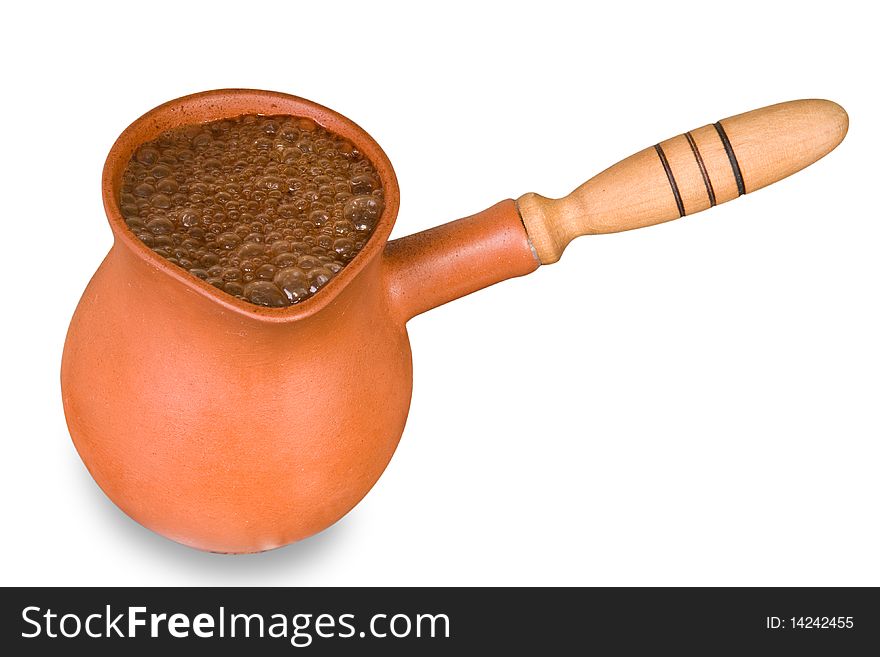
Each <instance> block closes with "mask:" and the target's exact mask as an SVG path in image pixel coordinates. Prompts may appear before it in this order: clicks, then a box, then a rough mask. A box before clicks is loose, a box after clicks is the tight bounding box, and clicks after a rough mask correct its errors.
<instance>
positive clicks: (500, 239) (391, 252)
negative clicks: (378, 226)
mask: <svg viewBox="0 0 880 657" xmlns="http://www.w3.org/2000/svg"><path fill="white" fill-rule="evenodd" d="M384 259H385V276H386V278H385V280H386V288H387V290H388V295H389V298H390V302H391V306H392V308H393V309H394V311H395V312H396V314H397V315H398V317H400V318H401V319H402V320H403V321H407V320H408V319H410V318H412V317H415V316H416V315H419V314H421V313H423V312H425V311H426V310H430V309H431V308H436V307H437V306H440V305H442V304H444V303H447V302H449V301H452V300H454V299H458V298H459V297H463V296H465V295H466V294H470V293H471V292H476V291H477V290H481V289H483V288H484V287H488V286H490V285H494V284H495V283H499V282H501V281H503V280H507V279H508V278H514V277H516V276H523V275H525V274H529V273H531V272H533V271H535V270H536V269H537V268H538V266H539V265H540V264H541V263H540V260H539V259H538V256H537V254H536V253H535V250H534V248H532V245H531V243H530V242H529V238H528V235H527V234H526V230H525V227H524V226H523V223H522V219H521V218H520V215H519V211H518V210H517V208H516V204H515V202H514V201H512V200H506V201H502V202H501V203H498V204H496V205H493V206H492V207H491V208H488V209H486V210H483V211H482V212H478V213H477V214H475V215H471V216H470V217H465V218H464V219H458V220H457V221H452V222H450V223H448V224H443V225H442V226H437V227H436V228H431V229H429V230H426V231H423V232H421V233H415V234H414V235H409V236H407V237H402V238H400V239H397V240H393V241H391V242H389V243H388V245H387V246H386V247H385V254H384Z"/></svg>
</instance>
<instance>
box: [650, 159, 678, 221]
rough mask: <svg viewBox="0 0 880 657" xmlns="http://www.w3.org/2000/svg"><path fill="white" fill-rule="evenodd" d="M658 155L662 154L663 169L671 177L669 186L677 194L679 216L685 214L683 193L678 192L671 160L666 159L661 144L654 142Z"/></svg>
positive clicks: (676, 201)
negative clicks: (670, 163)
mask: <svg viewBox="0 0 880 657" xmlns="http://www.w3.org/2000/svg"><path fill="white" fill-rule="evenodd" d="M654 149H655V150H656V151H657V155H659V156H660V163H661V164H663V170H664V171H665V172H666V177H667V178H668V179H669V186H670V187H672V195H673V196H675V204H676V205H677V206H678V216H679V217H683V216H684V203H682V201H681V194H679V193H678V185H677V184H676V183H675V177H674V176H673V175H672V169H671V168H670V167H669V160H667V159H666V153H664V152H663V149H662V148H660V144H654Z"/></svg>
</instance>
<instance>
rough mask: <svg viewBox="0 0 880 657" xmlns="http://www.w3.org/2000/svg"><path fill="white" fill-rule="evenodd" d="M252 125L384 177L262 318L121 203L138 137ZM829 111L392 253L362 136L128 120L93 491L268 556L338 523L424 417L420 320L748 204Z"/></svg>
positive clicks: (259, 94)
mask: <svg viewBox="0 0 880 657" xmlns="http://www.w3.org/2000/svg"><path fill="white" fill-rule="evenodd" d="M242 114H289V115H295V116H304V117H309V118H311V119H313V120H314V121H315V122H317V123H318V124H320V125H321V126H323V127H325V128H326V129H328V130H330V131H332V132H334V133H336V134H339V135H341V136H343V137H345V138H347V139H348V140H350V141H351V142H352V143H353V144H355V145H356V146H357V147H358V148H359V149H360V151H361V152H362V153H363V154H364V155H365V156H366V157H367V158H368V159H369V160H370V161H372V162H373V163H374V165H375V167H376V169H377V172H378V175H379V177H380V178H381V182H382V185H383V186H384V189H385V208H384V212H383V214H382V215H381V217H380V220H379V222H378V224H377V227H376V229H375V232H374V233H373V235H372V237H371V238H370V240H369V241H368V242H367V244H366V245H365V247H364V248H363V250H362V251H361V252H360V253H359V254H358V255H357V256H356V257H355V258H354V260H352V262H351V263H350V264H349V265H347V266H346V267H345V268H344V269H342V271H341V272H340V273H339V274H338V275H337V276H335V277H334V278H333V279H332V280H331V281H330V282H329V283H328V284H327V285H326V286H325V287H324V288H322V289H321V290H320V291H319V292H318V294H316V295H315V296H313V297H311V298H309V299H306V300H305V301H304V302H302V303H300V304H298V305H294V306H290V307H286V308H280V309H279V308H263V307H259V306H255V305H252V304H249V303H247V302H245V301H241V300H239V299H237V298H235V297H233V296H231V295H229V294H226V293H224V292H221V291H220V290H218V289H216V288H214V287H213V286H211V285H208V284H207V283H205V282H204V281H202V280H200V279H198V278H196V277H194V276H192V275H190V274H189V273H188V272H186V271H184V270H183V269H181V268H179V267H177V266H176V265H174V264H172V263H169V262H167V261H166V260H165V259H164V258H162V257H161V256H159V255H157V254H156V253H154V252H153V251H151V250H150V249H149V248H148V247H147V246H146V245H144V244H143V243H142V242H141V241H140V240H138V238H137V237H136V236H135V235H134V234H133V233H132V232H131V231H130V230H129V229H128V228H127V226H126V224H125V222H124V220H123V217H122V214H121V213H120V208H119V203H118V199H119V188H120V185H121V179H122V173H123V170H124V169H125V166H126V164H127V163H128V161H129V159H130V158H131V155H132V153H133V152H134V151H135V149H136V148H137V147H138V146H139V145H140V144H142V143H144V142H147V141H149V140H152V139H154V138H156V137H157V136H159V135H160V134H161V133H162V132H164V131H166V130H170V129H172V128H175V127H177V126H181V125H187V124H193V123H200V122H207V121H215V120H219V119H223V118H231V117H236V116H240V115H242ZM847 124H848V121H847V115H846V113H845V112H844V110H843V109H842V108H841V107H839V106H838V105H836V104H834V103H832V102H830V101H825V100H799V101H793V102H788V103H781V104H779V105H773V106H771V107H765V108H763V109H759V110H755V111H753V112H748V113H746V114H740V115H738V116H734V117H731V118H728V119H724V120H722V121H720V122H718V123H715V124H712V125H707V126H705V127H702V128H698V129H696V130H693V131H691V132H688V133H685V134H684V135H679V136H677V137H673V138H672V139H668V140H666V141H663V142H660V143H659V144H657V145H656V146H652V147H650V148H647V149H645V150H643V151H641V152H639V153H636V154H635V155H633V156H631V157H629V158H627V159H625V160H623V161H622V162H620V163H618V164H616V165H615V166H613V167H611V168H610V169H607V170H606V171H604V172H603V173H600V174H599V175H598V176H596V177H595V178H593V179H592V180H590V181H588V182H586V183H585V184H584V185H582V186H581V187H579V188H578V189H576V190H575V191H574V192H572V193H571V194H570V195H568V196H567V197H565V198H562V199H555V200H554V199H548V198H544V197H542V196H539V195H537V194H526V195H524V196H521V197H520V198H519V199H517V200H516V201H513V200H506V201H502V202H500V203H498V204H497V205H495V206H493V207H491V208H489V209H487V210H484V211H482V212H479V213H477V214H475V215H473V216H470V217H467V218H464V219H459V220H458V221H453V222H451V223H448V224H445V225H442V226H439V227H437V228H433V229H431V230H427V231H425V232H422V233H418V234H415V235H411V236H409V237H404V238H401V239H397V240H394V241H391V242H387V239H388V236H389V234H390V233H391V228H392V226H393V225H394V221H395V219H396V216H397V210H398V204H399V190H398V185H397V180H396V178H395V175H394V170H393V169H392V168H391V163H390V162H389V161H388V158H387V157H386V155H385V153H383V152H382V149H381V148H380V147H379V145H378V144H377V143H376V142H375V141H374V140H373V139H372V138H371V137H370V136H369V135H368V134H367V133H366V132H364V131H363V130H362V129H361V128H359V127H358V126H357V125H355V124H354V123H353V122H352V121H350V120H349V119H347V118H345V117H344V116H341V115H339V114H337V113H336V112H333V111H331V110H329V109H327V108H325V107H322V106H320V105H317V104H316V103H313V102H310V101H307V100H304V99H302V98H297V97H294V96H289V95H286V94H281V93H272V92H267V91H250V90H220V91H209V92H205V93H200V94H195V95H192V96H187V97H185V98H180V99H178V100H173V101H171V102H168V103H165V104H164V105H162V106H160V107H157V108H156V109H154V110H152V111H150V112H148V113H147V114H145V115H144V116H142V117H141V118H140V119H138V120H137V121H135V122H134V123H133V124H132V125H131V126H129V127H128V128H127V129H126V130H125V131H124V132H123V133H122V135H121V136H120V137H119V139H118V140H117V141H116V143H115V144H114V145H113V147H112V149H111V150H110V154H109V156H108V157H107V161H106V164H105V167H104V173H103V195H104V207H105V209H106V213H107V218H108V220H109V222H110V228H111V230H112V231H113V235H114V244H113V247H112V249H111V250H110V253H109V254H108V255H107V257H106V258H105V260H104V262H103V263H102V264H101V266H100V267H99V268H98V270H97V272H96V273H95V275H94V277H93V278H92V280H91V282H90V283H89V285H88V287H87V288H86V290H85V293H84V294H83V297H82V299H81V301H80V303H79V306H78V307H77V309H76V312H75V314H74V316H73V319H72V321H71V324H70V329H69V332H68V334H67V341H66V343H65V346H64V356H63V360H62V366H61V384H62V394H63V401H64V410H65V414H66V418H67V423H68V426H69V428H70V434H71V436H72V437H73V441H74V444H75V445H76V449H77V450H78V451H79V454H80V456H81V457H82V460H83V462H84V463H85V465H86V467H87V468H88V470H89V472H90V473H91V474H92V476H93V477H94V479H95V481H96V482H97V483H98V485H99V486H100V487H101V488H102V489H103V490H104V492H105V493H106V494H107V495H108V496H109V497H110V499H112V500H113V501H114V502H115V503H116V504H117V505H118V506H119V507H120V508H121V509H122V510H123V511H124V512H125V513H127V514H128V515H129V516H131V517H132V518H134V519H135V520H136V521H138V522H139V523H141V524H143V525H144V526H146V527H148V528H150V529H152V530H154V531H156V532H158V533H160V534H162V535H164V536H166V537H168V538H171V539H173V540H175V541H179V542H181V543H184V544H186V545H189V546H192V547H195V548H199V549H202V550H210V551H216V552H256V551H260V550H267V549H270V548H275V547H279V546H281V545H285V544H286V543H290V542H292V541H297V540H300V539H303V538H305V537H307V536H310V535H312V534H314V533H316V532H319V531H321V530H322V529H324V528H326V527H328V526H329V525H331V524H332V523H334V522H336V521H337V520H339V519H340V518H341V517H342V516H343V515H345V514H346V513H347V512H348V511H349V510H350V509H351V508H352V507H354V506H355V505H356V504H357V503H358V501H359V500H360V499H361V498H363V496H364V495H365V494H366V493H367V491H369V490H370V488H371V487H372V486H373V484H374V483H375V482H376V480H377V479H378V478H379V476H380V475H381V474H382V471H383V470H384V469H385V467H386V465H387V464H388V461H389V460H390V458H391V456H392V454H393V453H394V450H395V447H396V446H397V443H398V440H399V439H400V436H401V433H402V432H403V426H404V422H405V420H406V416H407V411H408V409H409V403H410V394H411V389H412V364H411V353H410V347H409V341H408V339H407V333H406V322H407V320H409V319H410V318H411V317H413V316H415V315H418V314H419V313H423V312H425V311H427V310H430V309H431V308H434V307H436V306H439V305H441V304H444V303H446V302H448V301H452V300H453V299H457V298H458V297H461V296H463V295H466V294H470V293H471V292H474V291H476V290H479V289H481V288H484V287H486V286H488V285H492V284H494V283H497V282H499V281H502V280H505V279H507V278H511V277H514V276H521V275H523V274H528V273H530V272H533V271H535V270H536V269H537V268H538V267H539V266H540V265H542V264H545V265H546V264H550V263H552V262H555V261H556V260H558V259H559V257H560V255H561V254H562V251H563V250H564V249H565V247H566V245H567V244H568V243H569V242H570V241H571V240H572V239H574V238H575V237H577V236H579V235H590V234H599V233H611V232H617V231H624V230H630V229H633V228H641V227H644V226H650V225H652V224H656V223H660V222H664V221H668V220H671V219H676V218H678V217H683V216H685V215H687V214H693V213H695V212H699V211H701V210H705V209H707V208H710V207H712V206H713V205H717V204H719V203H724V202H725V201H729V200H731V199H734V198H736V197H737V196H740V195H742V194H745V193H747V192H753V191H755V190H757V189H760V188H761V187H764V186H766V185H769V184H770V183H772V182H775V181H777V180H779V179H781V178H784V177H786V176H788V175H790V174H792V173H794V172H796V171H798V170H800V169H802V168H803V167H805V166H807V165H809V164H811V163H812V162H815V161H816V160H818V159H819V158H821V157H822V156H823V155H825V154H826V153H828V152H829V151H831V150H832V149H833V148H834V147H835V146H837V144H838V143H840V141H841V140H842V139H843V137H844V135H845V134H846V131H847Z"/></svg>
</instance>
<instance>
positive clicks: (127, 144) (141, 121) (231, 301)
mask: <svg viewBox="0 0 880 657" xmlns="http://www.w3.org/2000/svg"><path fill="white" fill-rule="evenodd" d="M243 114H266V115H271V114H281V115H284V114H289V115H293V116H302V117H308V118H310V119H312V120H313V121H315V122H316V123H317V124H318V125H320V126H321V127H323V128H325V129H327V130H329V131H330V132H334V133H336V134H338V135H340V136H342V137H345V138H346V139H348V140H349V141H351V142H352V143H353V144H355V146H357V147H358V149H359V150H360V151H361V153H363V154H364V155H365V156H366V157H367V158H368V159H369V160H370V161H371V162H372V163H373V165H374V166H375V168H376V171H377V173H378V174H379V178H380V180H381V181H382V186H383V188H384V190H385V208H384V209H383V211H382V215H381V216H380V217H379V221H378V223H377V224H376V228H375V230H374V231H373V234H372V235H371V236H370V238H369V239H368V240H367V243H366V244H365V245H364V248H363V249H361V251H360V252H359V253H358V254H357V255H356V256H355V257H354V258H353V259H352V261H351V262H350V263H348V264H347V265H346V266H345V267H343V268H342V270H340V271H339V273H338V274H336V276H334V277H333V278H332V279H330V281H329V282H328V283H327V284H326V286H324V287H323V288H321V290H320V291H319V292H318V293H316V294H315V295H314V296H311V297H309V298H308V299H306V300H305V301H303V302H302V303H298V304H295V305H292V306H286V307H284V308H268V307H264V306H257V305H255V304H252V303H249V302H247V301H243V300H242V299H238V298H236V297H234V296H232V295H231V294H228V293H227V292H223V291H222V290H219V289H217V288H216V287H214V286H213V285H210V284H209V283H207V282H205V281H203V280H202V279H200V278H198V277H196V276H193V275H192V274H190V273H189V272H188V271H186V270H185V269H183V268H181V267H178V266H177V265H174V264H173V263H170V262H168V261H167V260H166V259H165V258H163V257H162V256H161V255H159V254H157V253H155V252H153V251H152V250H151V249H150V248H149V247H148V246H147V245H146V244H144V243H143V242H141V241H140V240H139V239H138V238H137V236H136V235H135V234H134V232H133V231H132V230H131V229H129V228H128V226H127V225H126V223H125V219H124V218H123V217H122V212H121V210H120V208H119V200H118V199H119V188H120V184H121V182H122V173H123V171H124V170H125V166H126V165H127V164H128V162H129V160H130V159H131V156H132V154H133V153H134V151H135V150H136V149H137V148H138V147H139V146H140V145H141V144H143V143H145V142H148V141H150V140H152V139H155V138H156V137H158V136H159V135H160V134H161V133H162V132H164V131H166V130H169V129H171V128H174V127H177V126H180V125H187V124H193V123H205V122H209V121H216V120H220V119H225V118H233V117H236V116H241V115H243ZM101 188H102V195H103V199H104V210H105V213H106V214H107V220H108V222H109V223H110V228H111V230H112V231H113V235H114V238H115V240H116V242H117V243H121V244H123V245H124V246H125V247H127V248H128V250H129V251H130V252H131V253H132V254H134V255H135V256H137V257H138V258H140V259H141V260H143V261H145V262H146V263H147V264H149V265H150V266H151V267H154V268H156V269H159V270H160V271H162V272H163V273H165V274H167V275H169V276H171V277H172V278H174V279H175V280H177V281H178V282H179V283H181V284H183V285H185V286H187V287H189V288H190V289H191V290H193V291H195V292H196V293H198V294H200V295H202V296H203V297H206V298H208V299H209V300H211V301H213V302H216V303H218V304H220V305H221V306H223V307H224V308H227V309H229V310H233V311H235V312H237V313H239V314H242V315H246V316H248V317H251V318H253V319H257V320H260V321H264V322H265V321H268V322H289V321H295V320H298V319H303V318H305V317H308V316H310V315H313V314H315V313H316V312H318V311H319V310H321V309H322V308H324V307H325V306H327V305H329V304H330V303H332V302H333V300H334V299H335V298H336V297H337V296H338V295H339V293H340V292H341V291H342V290H343V289H344V288H345V287H346V286H347V285H348V284H349V283H351V282H352V281H353V280H354V279H355V278H356V277H357V275H358V274H359V273H360V272H361V270H363V269H364V268H365V267H366V266H367V264H368V263H370V262H371V261H372V260H373V258H376V257H378V256H379V255H380V254H381V253H382V251H383V250H384V248H385V243H386V242H387V241H388V237H389V235H390V234H391V229H392V228H393V226H394V222H395V219H396V218H397V211H398V208H399V206H400V189H399V187H398V183H397V176H396V175H395V173H394V169H393V167H392V166H391V161H390V160H389V159H388V156H387V155H386V154H385V152H384V151H383V150H382V148H381V147H380V146H379V144H378V143H377V142H376V141H375V140H374V139H373V138H372V137H371V136H370V135H369V133H367V131H366V130H364V129H363V128H361V127H360V126H359V125H357V124H356V123H355V122H354V121H352V120H350V119H348V118H346V117H345V116H343V115H342V114H339V113H338V112H334V111H333V110H331V109H329V108H327V107H324V106H323V105H319V104H318V103H315V102H313V101H310V100H307V99H305V98H300V97H298V96H293V95H290V94H285V93H281V92H277V91H263V90H259V89H214V90H210V91H202V92H199V93H194V94H190V95H187V96H182V97H180V98H176V99H174V100H170V101H168V102H166V103H163V104H162V105H159V106H158V107H155V108H153V109H151V110H150V111H149V112H147V113H146V114H144V115H143V116H141V117H140V118H138V119H136V120H135V121H134V122H133V123H132V124H131V125H129V126H128V127H127V128H126V129H125V130H123V131H122V133H121V134H120V135H119V137H118V138H117V139H116V141H115V142H114V144H113V146H112V147H111V148H110V152H109V153H108V155H107V160H106V161H105V163H104V170H103V174H102V178H101Z"/></svg>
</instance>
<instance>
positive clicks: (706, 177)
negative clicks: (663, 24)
mask: <svg viewBox="0 0 880 657" xmlns="http://www.w3.org/2000/svg"><path fill="white" fill-rule="evenodd" d="M684 136H685V137H686V138H687V140H688V144H689V145H690V147H691V153H693V154H694V159H695V160H696V161H697V166H698V167H700V175H702V176H703V184H704V185H705V186H706V193H707V194H708V195H709V207H710V208H714V207H715V189H714V188H713V187H712V181H711V180H709V172H708V171H706V165H705V164H704V163H703V156H702V155H700V149H699V148H697V142H695V141H694V137H693V135H691V133H689V132H686V133H684Z"/></svg>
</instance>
